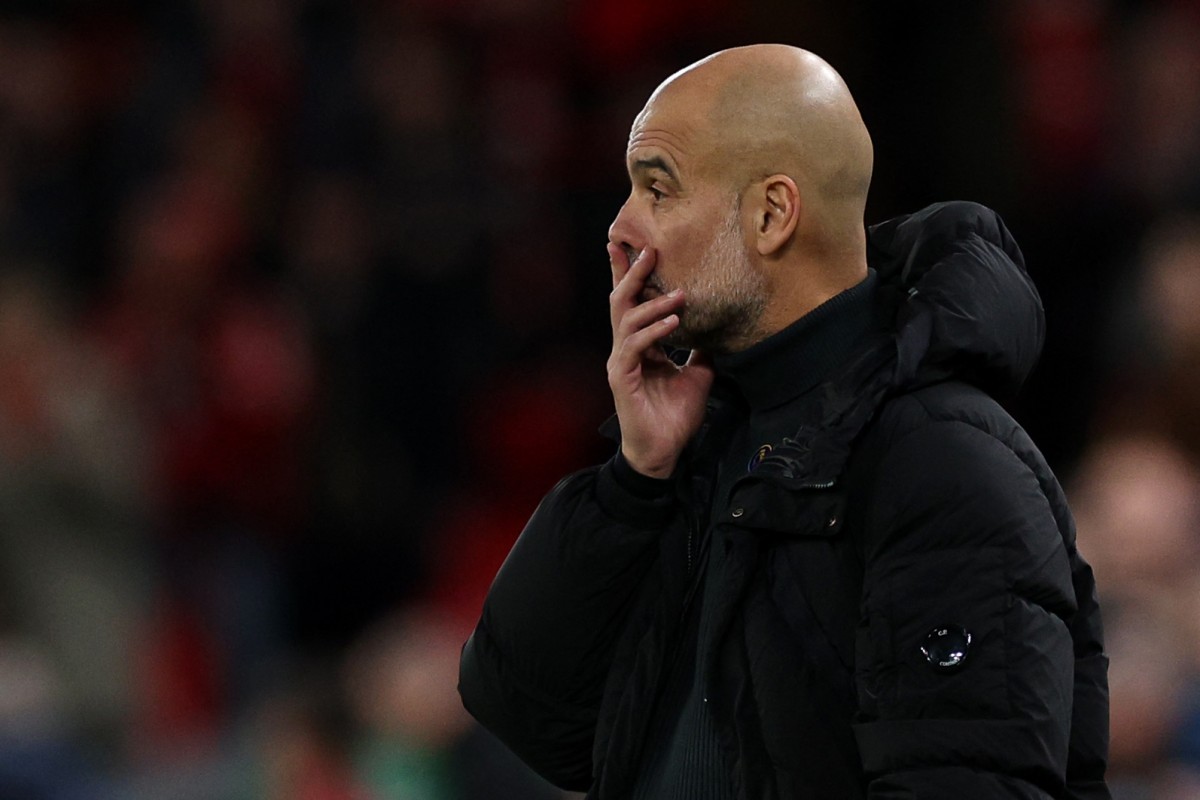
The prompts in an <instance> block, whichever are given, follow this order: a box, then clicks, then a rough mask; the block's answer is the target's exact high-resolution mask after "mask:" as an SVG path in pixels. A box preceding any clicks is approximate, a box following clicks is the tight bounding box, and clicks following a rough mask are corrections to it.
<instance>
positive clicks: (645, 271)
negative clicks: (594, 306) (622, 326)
mask: <svg viewBox="0 0 1200 800" xmlns="http://www.w3.org/2000/svg"><path fill="white" fill-rule="evenodd" d="M656 261H657V256H656V255H655V253H654V251H653V250H652V249H650V248H649V247H647V248H645V249H644V250H642V253H641V255H639V256H638V257H637V260H636V261H634V262H633V263H632V264H631V265H630V266H629V269H628V270H627V271H626V272H625V274H624V275H622V276H621V279H620V280H619V281H617V285H616V287H614V288H613V290H612V294H610V295H609V311H610V317H611V321H612V327H613V330H614V331H616V329H617V325H618V323H619V322H620V320H621V317H622V315H624V313H625V312H626V311H628V310H629V309H631V308H633V307H634V306H635V305H637V297H638V294H639V293H640V292H641V291H642V288H643V287H644V286H645V283H646V276H647V275H649V274H650V273H651V272H652V271H653V270H654V264H655V263H656ZM616 271H617V268H616V267H614V268H613V274H614V275H615V274H616Z"/></svg>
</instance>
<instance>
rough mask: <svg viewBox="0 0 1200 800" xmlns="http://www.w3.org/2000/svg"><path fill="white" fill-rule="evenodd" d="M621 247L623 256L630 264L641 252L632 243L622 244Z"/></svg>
mask: <svg viewBox="0 0 1200 800" xmlns="http://www.w3.org/2000/svg"><path fill="white" fill-rule="evenodd" d="M621 249H622V250H624V251H625V257H626V258H627V259H629V263H630V264H632V263H633V262H634V261H637V258H638V256H640V255H641V254H642V252H641V251H640V250H637V249H635V248H634V247H633V245H629V244H622V245H621Z"/></svg>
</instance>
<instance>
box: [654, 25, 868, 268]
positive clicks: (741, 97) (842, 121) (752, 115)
mask: <svg viewBox="0 0 1200 800" xmlns="http://www.w3.org/2000/svg"><path fill="white" fill-rule="evenodd" d="M668 108H669V109H671V110H672V111H675V112H678V110H680V109H690V111H691V113H692V114H693V115H695V116H696V118H697V119H698V120H700V122H699V125H698V127H699V129H700V130H699V131H698V136H697V146H698V149H699V151H700V152H701V153H703V156H704V161H705V163H706V164H707V167H708V169H709V170H711V171H712V174H713V175H714V176H715V177H718V178H720V179H723V180H726V181H728V182H729V183H730V184H731V185H732V186H733V187H734V188H736V189H741V188H742V187H744V186H746V185H747V184H749V183H750V182H752V181H755V180H760V179H762V178H764V177H766V176H769V175H772V174H776V173H781V174H784V175H787V176H789V177H791V178H792V179H793V180H794V181H795V182H796V184H797V185H798V187H799V189H800V193H801V196H802V202H803V204H804V206H805V212H806V215H807V219H804V220H802V222H801V225H800V228H801V232H802V233H806V234H809V235H810V236H816V237H819V238H820V239H821V240H823V241H824V243H825V244H829V245H834V246H836V245H838V244H842V242H841V241H840V240H841V239H843V238H844V237H847V236H850V237H859V236H861V229H862V222H863V212H864V209H865V206H866V199H867V189H868V187H869V185H870V182H871V170H872V165H873V161H874V157H873V151H872V146H871V137H870V136H869V135H868V133H867V129H866V126H865V125H864V124H863V121H862V117H861V116H860V114H859V111H858V106H857V105H856V104H855V102H854V98H853V97H852V96H851V95H850V90H849V89H848V88H847V86H846V84H845V82H844V81H843V80H842V78H841V76H840V75H838V73H837V71H835V70H834V69H833V67H831V66H830V65H829V64H828V63H826V62H825V61H824V60H822V59H821V58H819V57H818V56H816V55H814V54H812V53H810V52H808V51H806V50H801V49H800V48H797V47H790V46H787V45H777V44H767V45H752V46H749V47H738V48H734V49H731V50H723V51H721V52H719V53H716V54H714V55H711V56H709V57H708V58H705V59H703V60H701V61H698V62H696V63H695V64H692V65H691V66H689V67H686V68H685V69H683V70H681V71H680V72H677V73H676V74H674V75H672V76H671V77H670V78H668V79H667V80H666V81H664V82H663V83H662V85H660V86H659V87H658V88H657V89H656V90H655V91H654V93H653V94H652V95H651V97H650V99H649V101H647V103H646V107H645V109H643V111H642V114H641V115H640V116H639V119H643V118H645V117H646V116H647V115H649V114H652V113H654V112H656V111H661V110H666V109H668ZM635 127H636V123H635ZM825 240H828V241H825Z"/></svg>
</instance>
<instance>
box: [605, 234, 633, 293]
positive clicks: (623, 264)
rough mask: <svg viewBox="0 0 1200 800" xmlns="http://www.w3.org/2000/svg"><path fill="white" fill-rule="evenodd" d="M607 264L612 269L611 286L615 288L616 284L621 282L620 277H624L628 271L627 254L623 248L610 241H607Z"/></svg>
mask: <svg viewBox="0 0 1200 800" xmlns="http://www.w3.org/2000/svg"><path fill="white" fill-rule="evenodd" d="M608 266H609V267H610V268H611V269H612V281H613V288H614V289H615V288H617V284H618V283H620V282H621V278H624V277H625V273H626V272H629V256H628V255H627V254H626V253H625V249H624V248H622V247H618V246H617V245H615V244H613V243H612V242H609V243H608Z"/></svg>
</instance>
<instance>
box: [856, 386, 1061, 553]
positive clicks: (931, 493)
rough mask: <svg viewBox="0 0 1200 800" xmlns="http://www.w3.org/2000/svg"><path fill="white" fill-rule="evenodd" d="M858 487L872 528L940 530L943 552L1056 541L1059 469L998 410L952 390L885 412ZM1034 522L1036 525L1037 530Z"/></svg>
mask: <svg viewBox="0 0 1200 800" xmlns="http://www.w3.org/2000/svg"><path fill="white" fill-rule="evenodd" d="M850 469H851V471H850V473H849V478H850V480H849V483H850V486H851V491H852V492H853V493H856V494H858V498H857V501H858V502H861V503H862V504H863V505H864V507H865V508H867V509H869V512H868V513H869V516H870V518H871V519H872V521H873V525H872V526H871V527H873V528H874V527H877V528H879V529H880V531H883V530H885V529H886V530H887V531H890V533H888V534H887V535H895V534H896V533H898V532H899V531H898V530H897V528H898V527H899V528H903V527H904V523H905V522H906V521H907V523H911V524H918V523H919V525H918V527H921V528H926V529H927V528H929V527H930V526H932V527H933V528H935V529H936V528H941V529H942V530H941V537H944V539H943V543H944V544H946V545H953V544H955V543H956V542H957V543H959V544H962V543H964V542H966V541H971V542H972V543H979V542H980V541H982V540H984V539H988V540H990V539H993V538H994V537H1005V538H1007V537H1008V536H1010V535H1012V534H1014V533H1019V532H1021V531H1025V532H1026V533H1028V532H1029V527H1030V526H1032V527H1034V528H1036V529H1037V530H1039V531H1040V532H1041V533H1040V534H1039V535H1053V537H1054V538H1056V539H1057V538H1058V537H1057V533H1058V531H1057V528H1058V526H1057V525H1056V519H1057V518H1058V517H1059V516H1060V511H1061V509H1059V508H1058V505H1059V504H1060V498H1059V497H1058V493H1057V492H1056V491H1054V490H1053V488H1052V487H1054V486H1056V483H1055V482H1054V478H1053V475H1052V473H1051V471H1050V468H1049V467H1048V466H1047V465H1046V463H1045V461H1044V459H1043V458H1042V456H1041V454H1040V453H1039V452H1038V450H1037V448H1036V447H1035V446H1034V445H1033V442H1032V441H1031V440H1030V439H1029V437H1028V435H1027V434H1026V433H1025V431H1024V430H1023V429H1022V428H1021V426H1020V425H1019V424H1018V423H1017V422H1016V420H1014V419H1013V418H1012V416H1011V415H1009V414H1008V413H1007V412H1006V411H1005V410H1004V409H1003V408H1002V407H1001V406H1000V404H999V403H997V402H996V401H995V400H993V399H992V398H991V397H989V396H988V395H987V394H986V393H984V392H982V391H980V390H979V389H976V388H974V387H972V386H970V385H968V384H965V383H960V382H955V381H949V382H945V383H939V384H936V385H932V386H927V387H924V388H921V389H918V390H916V391H913V392H910V393H907V394H904V395H901V396H899V397H896V398H894V399H892V400H891V401H889V402H887V403H886V404H884V406H883V407H882V408H881V409H880V412H879V415H878V417H877V418H876V421H875V422H874V423H873V424H872V425H871V426H870V427H869V428H868V430H867V431H866V432H865V434H864V436H863V439H862V440H861V442H860V443H859V447H858V448H856V452H855V455H854V457H853V459H852V463H851V467H850ZM1034 520H1037V521H1036V522H1034Z"/></svg>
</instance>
